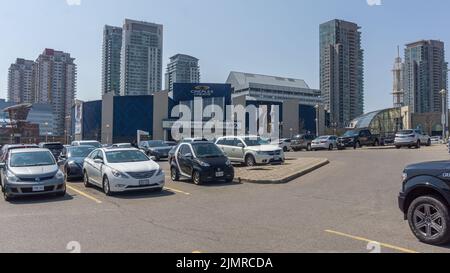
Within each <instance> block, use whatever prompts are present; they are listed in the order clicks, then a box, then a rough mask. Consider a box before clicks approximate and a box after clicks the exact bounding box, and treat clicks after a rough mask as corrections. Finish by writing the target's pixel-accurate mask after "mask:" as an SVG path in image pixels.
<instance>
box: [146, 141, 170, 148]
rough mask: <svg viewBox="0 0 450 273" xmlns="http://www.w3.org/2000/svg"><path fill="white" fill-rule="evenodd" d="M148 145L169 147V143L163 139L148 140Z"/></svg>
mask: <svg viewBox="0 0 450 273" xmlns="http://www.w3.org/2000/svg"><path fill="white" fill-rule="evenodd" d="M148 146H149V147H151V148H156V147H169V145H168V144H167V143H165V142H164V141H149V142H148Z"/></svg>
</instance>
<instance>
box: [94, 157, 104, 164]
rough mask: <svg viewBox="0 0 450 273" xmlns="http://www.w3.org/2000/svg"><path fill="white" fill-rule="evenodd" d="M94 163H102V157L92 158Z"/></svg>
mask: <svg viewBox="0 0 450 273" xmlns="http://www.w3.org/2000/svg"><path fill="white" fill-rule="evenodd" d="M94 163H95V164H104V163H105V162H103V159H100V158H97V159H94Z"/></svg>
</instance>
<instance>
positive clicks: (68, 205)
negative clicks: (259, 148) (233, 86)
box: [0, 145, 450, 253]
mask: <svg viewBox="0 0 450 273" xmlns="http://www.w3.org/2000/svg"><path fill="white" fill-rule="evenodd" d="M287 156H288V157H293V158H296V157H318V158H328V159H329V161H330V164H328V165H326V166H324V167H322V168H320V169H318V170H316V171H314V172H312V173H309V174H307V175H305V176H302V177H300V178H298V179H296V180H294V181H292V182H290V183H287V184H279V185H258V184H246V183H243V184H239V183H231V184H223V183H219V184H207V185H204V186H196V185H194V184H192V183H190V182H189V181H182V182H177V183H173V182H171V181H170V177H169V176H170V175H169V166H168V163H167V162H161V163H160V164H161V166H162V167H163V168H164V169H165V171H166V189H165V191H163V192H162V193H149V192H144V193H127V194H119V195H116V196H113V197H107V196H105V195H104V194H103V193H102V192H101V190H100V189H95V188H88V189H86V188H84V186H83V183H82V182H69V183H68V191H67V195H66V196H65V197H64V198H53V197H44V198H31V199H29V198H27V199H18V200H15V201H13V202H12V203H7V202H4V201H3V200H1V201H0V229H1V230H2V232H1V233H0V252H69V250H68V249H67V247H68V244H69V242H77V243H79V245H80V246H81V251H82V252H188V253H191V252H203V253H214V252H363V253H364V252H369V251H370V250H368V243H369V242H371V241H376V242H378V243H379V244H378V245H379V246H380V247H381V251H382V252H396V253H397V252H407V253H413V252H450V249H449V248H448V247H435V246H428V245H425V244H422V243H419V242H418V241H417V240H416V239H415V237H414V236H413V235H412V233H411V231H410V229H409V227H408V224H407V222H405V221H403V215H402V214H401V212H400V211H399V209H398V205H397V195H398V192H399V190H400V187H401V174H402V170H403V167H404V166H405V165H407V164H410V163H416V162H421V161H432V160H445V159H448V158H449V155H448V152H447V149H446V147H445V146H444V145H434V146H432V147H422V148H421V149H401V150H397V149H395V148H391V147H373V148H363V149H359V150H353V149H348V150H345V151H323V152H295V153H288V154H287ZM69 249H70V247H69Z"/></svg>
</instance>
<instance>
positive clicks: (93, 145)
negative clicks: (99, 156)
mask: <svg viewBox="0 0 450 273" xmlns="http://www.w3.org/2000/svg"><path fill="white" fill-rule="evenodd" d="M80 144H81V145H86V146H92V147H95V148H101V147H102V144H100V143H99V142H97V141H86V142H80Z"/></svg>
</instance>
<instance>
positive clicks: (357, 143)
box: [354, 141, 361, 150]
mask: <svg viewBox="0 0 450 273" xmlns="http://www.w3.org/2000/svg"><path fill="white" fill-rule="evenodd" d="M359 148H361V143H360V142H359V141H357V142H356V143H355V147H354V149H355V150H356V149H359Z"/></svg>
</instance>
